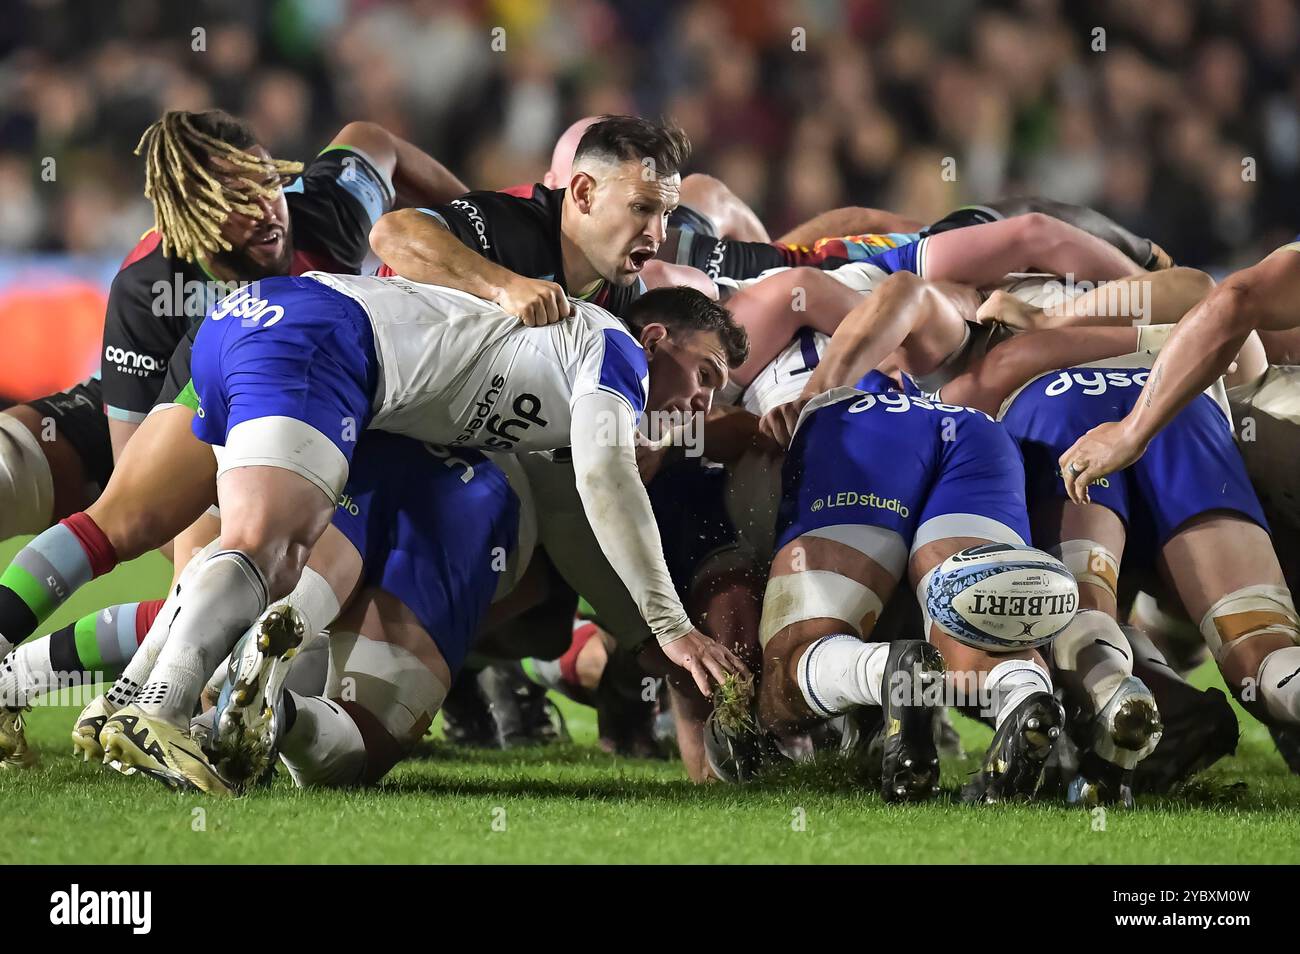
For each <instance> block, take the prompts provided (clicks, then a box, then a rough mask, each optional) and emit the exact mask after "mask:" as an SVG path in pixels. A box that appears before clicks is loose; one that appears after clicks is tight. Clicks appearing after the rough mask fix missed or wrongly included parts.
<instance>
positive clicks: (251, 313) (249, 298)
mask: <svg viewBox="0 0 1300 954" xmlns="http://www.w3.org/2000/svg"><path fill="white" fill-rule="evenodd" d="M227 315H229V316H231V317H234V318H238V319H239V320H240V322H241V323H242V324H245V325H261V326H262V327H263V328H269V327H271V326H272V325H273V324H275V323H276V322H277V321H279V320H280V319H281V318H283V317H284V309H283V308H282V307H281V306H279V305H272V304H271V303H270V302H268V301H267V300H266V299H265V298H259V297H258V295H257V283H256V282H253V283H252V284H251V285H248V286H247V287H245V288H241V289H239V291H237V292H235V293H234V294H233V295H227V296H226V297H225V298H223V299H222V300H221V301H220V302H218V303H217V306H216V307H215V308H213V309H212V311H211V312H210V313H209V314H208V317H209V318H211V319H212V320H213V321H220V320H221V319H223V318H225V317H226V316H227Z"/></svg>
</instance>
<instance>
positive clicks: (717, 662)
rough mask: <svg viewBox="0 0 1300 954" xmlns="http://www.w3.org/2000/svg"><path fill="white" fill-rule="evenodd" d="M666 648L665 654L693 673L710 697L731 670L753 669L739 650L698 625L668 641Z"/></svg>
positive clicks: (740, 672)
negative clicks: (728, 646) (706, 633)
mask: <svg viewBox="0 0 1300 954" xmlns="http://www.w3.org/2000/svg"><path fill="white" fill-rule="evenodd" d="M663 650H664V655H665V656H667V657H668V658H669V659H670V660H672V661H673V662H674V663H676V664H677V665H678V666H681V667H682V668H683V669H685V670H686V671H687V672H688V673H690V674H691V678H692V679H694V680H695V685H696V686H698V687H699V690H700V692H702V693H703V694H704V696H705V697H706V698H712V696H713V686H714V685H720V684H721V683H722V680H724V679H726V678H727V676H728V675H729V674H731V673H735V674H736V675H738V676H747V675H749V669H748V668H747V667H746V666H745V664H744V663H743V662H741V661H740V658H739V657H738V656H736V654H735V653H733V652H732V651H731V650H730V649H728V648H727V647H726V646H724V645H722V643H720V642H718V641H717V640H715V639H711V638H710V637H708V636H705V635H704V634H703V633H701V632H700V631H699V630H698V629H693V630H691V631H690V632H689V633H687V634H686V635H685V636H679V637H678V638H677V639H674V640H673V641H672V642H670V643H665V644H664V647H663Z"/></svg>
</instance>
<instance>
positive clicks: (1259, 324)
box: [1122, 249, 1300, 447]
mask: <svg viewBox="0 0 1300 954" xmlns="http://www.w3.org/2000/svg"><path fill="white" fill-rule="evenodd" d="M1298 303H1300V252H1296V251H1291V250H1288V249H1279V250H1278V251H1276V252H1274V253H1273V254H1272V255H1269V256H1268V257H1267V258H1265V259H1264V260H1263V261H1262V262H1260V263H1259V264H1258V265H1254V266H1252V267H1250V268H1247V269H1244V270H1242V271H1240V272H1237V273H1236V274H1234V275H1231V276H1229V277H1228V279H1227V280H1225V281H1224V282H1223V284H1222V285H1220V286H1219V287H1218V288H1217V289H1215V290H1214V291H1213V292H1212V293H1211V294H1210V295H1209V297H1207V298H1206V299H1205V301H1203V302H1202V303H1201V304H1200V305H1199V306H1197V307H1196V308H1195V309H1193V310H1192V311H1191V312H1190V313H1189V314H1188V315H1187V317H1186V318H1184V319H1183V320H1182V321H1181V322H1179V323H1178V327H1177V329H1176V330H1175V331H1174V333H1173V334H1172V335H1170V337H1169V341H1168V342H1167V343H1166V344H1165V346H1164V347H1163V348H1162V349H1161V351H1160V356H1159V357H1158V358H1157V359H1156V363H1155V365H1154V366H1153V367H1152V368H1151V376H1150V377H1149V378H1148V379H1147V383H1146V385H1145V386H1144V387H1143V389H1142V392H1143V393H1142V398H1141V399H1140V400H1139V401H1138V402H1137V404H1135V405H1134V406H1133V410H1132V411H1130V412H1129V414H1128V416H1127V417H1126V418H1125V419H1124V421H1123V422H1122V423H1124V424H1125V426H1126V428H1127V429H1128V430H1129V434H1130V438H1131V439H1132V440H1133V441H1134V442H1136V443H1138V444H1139V445H1140V446H1142V447H1145V446H1146V445H1147V443H1148V442H1149V441H1150V440H1151V438H1152V437H1153V436H1155V434H1156V432H1157V431H1159V430H1160V428H1162V427H1164V426H1165V425H1166V424H1167V423H1169V421H1170V420H1172V419H1173V417H1174V415H1176V414H1177V413H1178V412H1179V411H1181V410H1182V409H1183V408H1184V407H1185V406H1186V405H1187V403H1188V402H1189V401H1191V400H1192V399H1193V398H1194V397H1196V395H1198V394H1200V393H1201V392H1202V391H1204V390H1205V389H1206V388H1208V387H1209V386H1210V385H1211V384H1213V383H1214V380H1215V379H1216V378H1218V377H1219V376H1220V375H1222V374H1224V373H1226V372H1227V370H1228V366H1229V365H1230V364H1231V363H1232V360H1233V359H1234V358H1235V357H1236V356H1237V352H1238V351H1240V350H1241V347H1242V345H1243V344H1244V343H1245V341H1246V338H1247V337H1248V336H1249V335H1250V333H1251V332H1252V331H1255V330H1259V331H1284V330H1286V329H1288V328H1294V327H1297V326H1300V304H1298Z"/></svg>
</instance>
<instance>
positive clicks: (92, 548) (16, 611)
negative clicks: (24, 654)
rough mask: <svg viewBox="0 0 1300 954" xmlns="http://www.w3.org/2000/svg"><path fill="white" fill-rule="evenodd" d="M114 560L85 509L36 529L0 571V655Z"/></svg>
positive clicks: (114, 562) (111, 547)
mask: <svg viewBox="0 0 1300 954" xmlns="http://www.w3.org/2000/svg"><path fill="white" fill-rule="evenodd" d="M115 566H117V553H116V552H115V551H114V550H113V544H112V543H110V542H109V540H108V537H106V536H104V531H102V530H100V529H99V527H98V526H96V524H95V521H94V520H91V519H90V517H88V516H86V515H85V514H84V513H74V514H73V515H72V516H71V517H68V518H67V519H66V520H60V521H59V522H58V523H56V524H55V525H54V526H52V527H50V529H48V530H46V531H45V532H43V533H41V534H39V535H38V536H37V537H36V538H35V539H34V540H32V541H31V542H30V543H28V544H27V546H25V547H23V548H22V549H21V550H19V551H18V555H17V556H15V557H14V558H13V561H12V562H11V563H10V564H9V566H8V568H7V569H6V570H5V571H4V573H3V574H0V655H4V653H5V652H7V651H8V649H9V647H10V645H14V646H16V645H18V644H19V643H21V642H22V641H23V640H24V639H26V638H27V637H28V636H30V635H31V634H32V633H33V632H35V630H36V627H37V626H39V625H40V624H41V623H43V622H44V621H45V620H47V619H48V618H49V617H50V614H51V613H53V612H54V611H55V610H56V609H58V608H59V607H60V606H62V605H63V604H64V602H65V601H66V600H67V599H68V597H70V596H72V594H73V593H75V592H76V591H77V590H78V589H80V588H81V587H83V586H85V585H86V584H87V583H89V582H90V581H91V580H93V579H94V578H95V577H97V576H103V575H104V574H105V573H107V572H108V571H109V570H111V569H113V568H114V567H115Z"/></svg>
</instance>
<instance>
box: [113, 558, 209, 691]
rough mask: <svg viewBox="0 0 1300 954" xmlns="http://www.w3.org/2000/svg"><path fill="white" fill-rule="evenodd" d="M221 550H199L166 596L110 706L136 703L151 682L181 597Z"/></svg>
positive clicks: (119, 680) (117, 684)
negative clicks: (205, 565) (145, 685)
mask: <svg viewBox="0 0 1300 954" xmlns="http://www.w3.org/2000/svg"><path fill="white" fill-rule="evenodd" d="M220 546H221V541H220V540H219V539H218V540H213V541H212V542H211V543H209V544H208V545H207V546H206V547H204V548H203V549H201V550H199V552H198V553H196V554H194V556H193V557H191V558H190V562H189V563H187V564H186V565H185V569H184V570H183V571H181V575H180V577H179V578H178V579H177V580H176V585H175V586H173V587H172V588H171V591H170V592H169V593H168V594H167V599H166V600H164V601H163V605H162V606H161V607H159V609H158V615H157V616H155V617H154V621H153V625H152V626H150V627H149V632H147V633H145V635H144V639H143V640H141V641H140V645H139V646H138V647H137V648H136V651H135V655H134V656H132V657H131V658H130V660H129V661H128V662H127V664H126V668H125V669H123V670H122V675H120V676H118V677H117V679H115V680H114V681H113V685H112V686H110V687H109V690H108V693H107V698H108V701H109V704H110V705H112V706H113V708H114V709H120V708H122V707H123V706H125V705H129V704H130V703H132V702H134V701H135V697H136V696H137V695H139V693H140V688H141V687H142V686H143V685H144V684H145V683H146V682H147V681H148V680H149V674H150V673H152V672H153V667H154V663H156V662H157V661H158V655H159V654H160V653H161V652H162V648H163V646H164V645H166V643H167V634H168V632H169V631H170V630H171V624H172V620H173V619H174V618H175V616H176V610H177V609H178V608H179V606H180V598H181V593H182V592H185V591H187V590H188V589H189V585H190V584H191V583H192V582H193V581H194V575H195V574H196V573H198V571H199V568H200V567H201V566H202V565H203V564H204V562H205V561H206V560H207V559H208V557H209V556H211V555H212V554H213V553H216V552H217V550H218V549H219V548H220Z"/></svg>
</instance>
